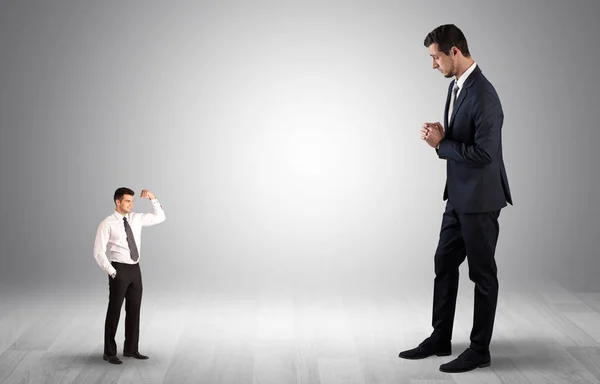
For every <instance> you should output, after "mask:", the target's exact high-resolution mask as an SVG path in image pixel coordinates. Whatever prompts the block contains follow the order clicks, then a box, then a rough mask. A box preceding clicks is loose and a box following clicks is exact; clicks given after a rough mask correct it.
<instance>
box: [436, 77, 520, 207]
mask: <svg viewBox="0 0 600 384" xmlns="http://www.w3.org/2000/svg"><path fill="white" fill-rule="evenodd" d="M453 86H454V81H452V82H451V83H450V86H449V88H448V97H447V99H446V108H445V114H444V127H445V129H444V138H443V139H442V141H441V142H440V145H439V147H438V149H436V151H437V153H438V156H439V157H440V158H441V159H445V160H446V186H445V188H444V197H443V199H444V200H448V202H449V203H450V205H452V206H453V207H454V209H455V210H456V211H458V212H464V213H478V212H490V211H495V210H499V209H501V208H503V207H505V206H506V205H507V202H508V203H510V204H511V205H512V204H513V202H512V197H511V193H510V188H509V186H508V178H507V176H506V170H505V168H504V160H503V158H502V124H503V122H504V113H503V112H502V105H501V104H500V99H499V98H498V95H497V93H496V90H495V88H494V86H493V85H492V84H491V83H490V82H489V81H488V80H487V79H486V78H485V76H483V73H482V72H481V69H480V68H479V65H477V66H476V67H475V69H474V70H473V72H471V74H470V75H469V77H468V78H467V80H466V81H465V83H464V84H463V87H462V88H461V90H460V92H459V94H458V99H457V100H456V101H455V103H454V111H453V113H452V118H451V120H450V121H448V104H449V102H450V95H451V92H452V87H453Z"/></svg>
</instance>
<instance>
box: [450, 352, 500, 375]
mask: <svg viewBox="0 0 600 384" xmlns="http://www.w3.org/2000/svg"><path fill="white" fill-rule="evenodd" d="M490 364H491V357H490V352H489V351H488V352H486V353H485V354H480V353H478V352H476V351H474V350H472V349H471V348H467V349H466V350H465V351H464V352H463V353H461V354H460V355H459V356H458V357H457V358H456V359H454V360H452V361H451V362H449V363H446V364H442V365H441V366H440V371H442V372H446V373H457V372H468V371H471V370H473V369H475V368H484V367H489V366H490Z"/></svg>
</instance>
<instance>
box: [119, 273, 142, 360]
mask: <svg viewBox="0 0 600 384" xmlns="http://www.w3.org/2000/svg"><path fill="white" fill-rule="evenodd" d="M129 269H130V272H131V284H130V285H129V287H128V288H127V293H126V300H127V301H126V303H125V312H126V314H125V345H124V347H123V353H136V352H139V351H138V346H139V340H140V311H141V305H142V290H143V287H142V273H141V271H140V266H139V264H134V265H132V266H131V267H129Z"/></svg>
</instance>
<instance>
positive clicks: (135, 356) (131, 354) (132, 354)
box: [123, 352, 149, 360]
mask: <svg viewBox="0 0 600 384" xmlns="http://www.w3.org/2000/svg"><path fill="white" fill-rule="evenodd" d="M123 356H125V357H133V358H136V359H138V360H148V359H149V357H148V356H144V355H142V354H141V353H139V352H133V353H132V352H123Z"/></svg>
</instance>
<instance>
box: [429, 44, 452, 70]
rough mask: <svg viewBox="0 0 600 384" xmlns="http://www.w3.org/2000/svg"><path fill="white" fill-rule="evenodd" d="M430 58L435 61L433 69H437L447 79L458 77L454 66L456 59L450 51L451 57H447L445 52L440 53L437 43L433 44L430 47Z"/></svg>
mask: <svg viewBox="0 0 600 384" xmlns="http://www.w3.org/2000/svg"><path fill="white" fill-rule="evenodd" d="M428 49H429V56H431V59H432V61H433V64H432V66H433V69H437V70H438V71H440V72H441V73H442V75H444V77H446V78H450V77H453V76H455V75H456V70H455V66H454V58H455V56H454V55H453V54H452V51H450V52H449V53H450V56H448V55H446V54H445V53H443V52H440V51H439V47H438V44H437V43H433V44H431V45H430V46H429V47H428Z"/></svg>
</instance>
